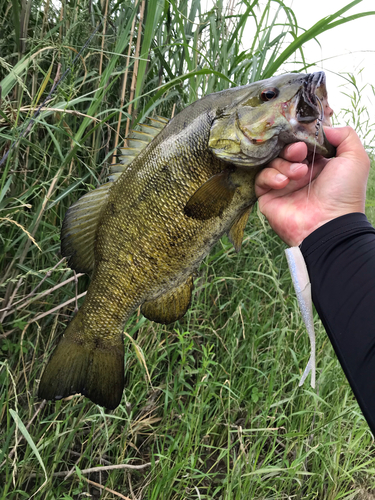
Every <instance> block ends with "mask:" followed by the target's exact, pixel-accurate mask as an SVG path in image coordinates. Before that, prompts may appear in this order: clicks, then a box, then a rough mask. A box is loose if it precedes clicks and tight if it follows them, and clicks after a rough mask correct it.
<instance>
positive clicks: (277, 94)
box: [209, 71, 336, 167]
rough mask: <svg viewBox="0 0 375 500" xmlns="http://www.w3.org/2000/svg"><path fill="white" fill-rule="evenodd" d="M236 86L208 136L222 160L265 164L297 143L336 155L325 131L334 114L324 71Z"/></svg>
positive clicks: (224, 97)
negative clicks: (293, 143) (287, 145)
mask: <svg viewBox="0 0 375 500" xmlns="http://www.w3.org/2000/svg"><path fill="white" fill-rule="evenodd" d="M231 90H232V91H233V94H232V95H230V90H229V91H226V94H225V95H224V93H223V95H222V96H218V99H219V100H220V102H219V100H218V105H217V108H216V116H215V117H214V121H213V125H212V127H211V132H210V138H209V147H210V148H211V150H212V152H213V153H214V154H215V155H216V156H218V157H219V158H221V159H222V160H224V161H229V162H231V163H234V164H235V165H238V166H244V167H246V166H249V167H250V166H260V165H264V164H265V163H268V162H269V161H271V160H272V159H273V158H275V157H276V156H277V155H278V154H279V152H280V151H281V149H282V148H283V147H284V146H285V145H286V144H290V143H292V142H298V141H302V142H304V143H305V144H306V145H307V147H308V150H309V151H314V150H315V151H316V153H318V154H320V155H322V156H325V157H327V158H331V157H333V156H335V153H336V149H335V148H334V147H333V146H332V145H331V144H330V143H329V142H328V140H327V138H326V136H325V134H324V130H323V125H325V126H330V125H331V122H330V118H331V116H332V114H333V111H332V109H331V108H330V107H329V104H328V101H327V89H326V79H325V74H324V72H323V71H319V72H317V73H311V74H297V73H289V74H285V75H280V76H275V77H273V78H269V79H267V80H261V81H259V82H255V83H252V84H250V85H246V86H244V87H238V88H237V89H231ZM220 97H221V99H220Z"/></svg>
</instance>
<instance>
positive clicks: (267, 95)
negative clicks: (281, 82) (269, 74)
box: [260, 88, 279, 102]
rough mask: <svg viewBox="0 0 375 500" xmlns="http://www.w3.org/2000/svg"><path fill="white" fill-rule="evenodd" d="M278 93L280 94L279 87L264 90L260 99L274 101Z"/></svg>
mask: <svg viewBox="0 0 375 500" xmlns="http://www.w3.org/2000/svg"><path fill="white" fill-rule="evenodd" d="M278 95H279V91H278V89H275V88H271V89H266V90H262V92H261V94H260V99H261V100H262V101H263V102H267V101H272V100H273V99H276V97H277V96H278Z"/></svg>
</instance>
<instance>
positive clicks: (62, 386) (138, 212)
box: [39, 73, 334, 408]
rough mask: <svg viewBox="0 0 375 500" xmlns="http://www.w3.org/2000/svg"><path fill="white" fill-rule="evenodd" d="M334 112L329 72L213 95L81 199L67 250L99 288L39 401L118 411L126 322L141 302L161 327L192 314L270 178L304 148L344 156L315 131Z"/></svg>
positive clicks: (67, 230) (67, 338) (72, 328)
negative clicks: (258, 180) (201, 269)
mask: <svg viewBox="0 0 375 500" xmlns="http://www.w3.org/2000/svg"><path fill="white" fill-rule="evenodd" d="M324 111H325V113H324ZM324 114H325V116H326V118H325V120H326V121H327V115H330V114H331V110H330V108H329V107H328V104H327V102H326V90H325V78H324V73H314V74H312V75H297V74H288V75H282V76H279V77H274V78H271V79H269V80H263V81H261V82H256V83H253V84H250V85H248V86H244V87H239V88H234V89H230V90H226V91H223V92H219V93H217V94H211V95H209V96H207V97H205V98H203V99H201V100H199V101H197V102H195V103H194V104H192V105H190V106H189V107H187V108H186V109H185V110H184V111H182V112H181V113H180V114H179V115H177V116H176V117H175V118H174V119H173V120H171V122H170V123H169V124H168V125H167V126H166V127H165V128H164V129H163V130H161V132H160V133H159V134H158V135H157V136H156V137H155V138H154V139H153V140H152V142H151V143H150V144H149V145H148V146H147V147H146V148H145V149H144V150H142V151H141V152H140V154H139V155H138V156H137V157H136V158H135V159H134V160H133V161H132V162H131V163H130V164H129V165H119V166H118V169H119V170H120V172H121V171H122V173H121V174H120V173H119V174H116V175H114V177H116V176H118V178H117V180H116V181H115V182H110V183H108V184H106V185H104V186H101V187H100V188H98V189H97V190H95V191H92V192H90V193H88V194H87V195H85V196H84V197H82V198H81V199H80V200H78V202H77V203H75V204H74V205H73V206H72V207H71V208H70V209H69V211H68V213H67V215H66V218H65V220H64V225H63V230H62V252H63V255H65V256H67V257H69V264H70V266H71V267H72V268H73V269H75V270H77V271H83V272H87V273H91V274H92V281H91V283H90V286H89V289H88V292H87V296H86V298H85V302H84V304H83V306H82V307H81V308H80V310H79V311H78V313H77V315H76V316H75V317H74V318H73V320H72V321H71V323H70V324H69V325H68V327H67V330H66V332H65V334H64V336H63V338H62V339H61V341H60V343H59V345H58V347H57V349H56V351H55V352H54V354H53V356H52V358H51V360H50V361H49V363H48V365H47V367H46V369H45V372H44V374H43V376H42V379H41V383H40V388H39V395H40V397H42V398H45V399H60V398H62V397H66V396H68V395H70V394H75V393H82V394H84V395H86V396H87V397H89V398H90V399H91V400H92V401H94V402H95V403H98V404H100V405H103V406H105V407H107V408H115V407H116V406H117V405H118V404H119V402H120V399H121V395H122V391H123V386H124V347H123V327H124V323H125V321H126V320H127V319H128V317H129V316H130V315H131V314H132V312H133V311H134V310H135V309H136V308H137V307H139V306H141V311H142V313H143V314H144V315H145V316H146V317H147V318H149V319H151V320H154V321H157V322H161V323H171V322H173V321H176V320H177V319H179V318H181V317H182V316H183V315H184V314H185V312H186V310H187V309H188V307H189V305H190V301H191V293H192V288H193V275H194V273H195V271H196V270H197V268H198V266H199V265H200V263H201V262H202V260H203V258H204V257H205V256H206V255H207V254H208V253H209V251H210V249H211V248H212V246H213V245H214V244H215V243H216V242H217V241H218V239H219V238H220V237H221V236H222V235H223V234H224V233H228V234H229V237H230V239H231V241H232V242H233V244H234V246H235V248H236V250H237V251H238V250H239V249H240V246H241V242H242V237H243V232H244V228H245V225H246V222H247V219H248V216H249V213H250V210H251V207H252V206H253V204H254V203H255V201H256V197H255V192H254V182H255V176H256V174H257V173H258V172H259V170H260V169H261V168H262V167H263V166H264V165H265V164H266V163H267V162H269V161H270V160H271V159H273V158H275V157H276V156H277V155H278V153H279V152H280V150H281V149H282V147H283V146H284V145H285V144H288V143H291V142H296V141H299V140H302V141H304V142H306V144H307V145H308V147H309V149H310V150H313V149H314V148H316V151H317V152H318V153H320V154H323V155H324V156H333V155H334V148H332V146H331V145H330V144H329V143H328V142H327V141H326V139H325V136H324V133H323V130H322V127H316V124H317V122H318V120H324Z"/></svg>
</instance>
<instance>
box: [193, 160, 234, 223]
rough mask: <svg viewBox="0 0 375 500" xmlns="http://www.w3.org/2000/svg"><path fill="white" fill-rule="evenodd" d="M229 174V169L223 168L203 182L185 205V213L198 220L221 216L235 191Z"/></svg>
mask: <svg viewBox="0 0 375 500" xmlns="http://www.w3.org/2000/svg"><path fill="white" fill-rule="evenodd" d="M230 174H231V171H230V170H225V171H224V172H221V173H220V174H216V175H214V176H213V177H211V179H209V180H208V181H207V182H205V183H204V184H203V186H201V187H200V188H199V189H198V191H196V192H195V193H194V194H193V196H192V197H191V198H190V200H189V201H188V202H187V204H186V205H185V208H184V212H185V214H186V215H187V216H188V217H191V218H193V219H198V220H208V219H212V218H213V217H221V215H222V213H223V212H224V210H225V209H226V208H227V207H228V206H229V204H230V202H231V201H232V199H233V196H234V193H235V191H236V186H235V185H234V184H233V182H232V181H231V179H230Z"/></svg>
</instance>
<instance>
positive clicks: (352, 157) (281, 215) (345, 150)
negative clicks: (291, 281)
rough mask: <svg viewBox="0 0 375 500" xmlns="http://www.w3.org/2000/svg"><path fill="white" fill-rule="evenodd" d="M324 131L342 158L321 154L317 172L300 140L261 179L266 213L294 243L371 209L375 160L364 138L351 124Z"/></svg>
mask: <svg viewBox="0 0 375 500" xmlns="http://www.w3.org/2000/svg"><path fill="white" fill-rule="evenodd" d="M324 131H325V134H326V136H327V139H328V140H329V142H330V143H331V144H333V145H334V146H337V156H336V158H333V159H330V160H327V159H326V158H323V157H322V156H319V155H317V156H316V158H315V162H314V165H313V172H312V175H311V164H310V155H309V156H307V147H306V145H305V144H304V143H302V142H298V143H295V144H289V145H288V146H286V147H285V148H284V149H283V151H282V152H281V153H280V157H279V158H275V160H273V161H271V162H270V163H269V165H268V167H266V168H264V169H263V170H262V171H261V172H260V173H259V174H258V176H257V178H256V182H255V192H256V195H257V197H258V202H259V208H260V211H261V212H262V213H263V214H264V215H265V216H266V217H267V219H268V221H269V223H270V225H271V227H272V229H273V230H274V231H275V232H276V233H277V234H278V235H279V236H280V238H281V239H282V240H284V241H285V243H287V244H288V245H291V246H296V245H299V244H300V243H301V242H302V241H303V240H304V239H305V238H306V237H307V236H308V235H309V234H310V233H312V232H313V231H314V230H315V229H317V228H318V227H320V226H322V225H323V224H326V223H327V222H329V221H330V220H332V219H335V218H337V217H340V216H341V215H345V214H348V213H353V212H364V211H365V197H366V183H367V177H368V174H369V169H370V160H369V158H368V156H367V154H366V151H365V149H364V147H363V146H362V143H361V141H360V139H359V137H358V136H357V134H356V132H355V131H354V130H353V129H352V128H350V127H343V128H325V129H324ZM306 157H308V158H309V159H308V160H307V159H306ZM310 177H311V179H312V181H311V183H310Z"/></svg>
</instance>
